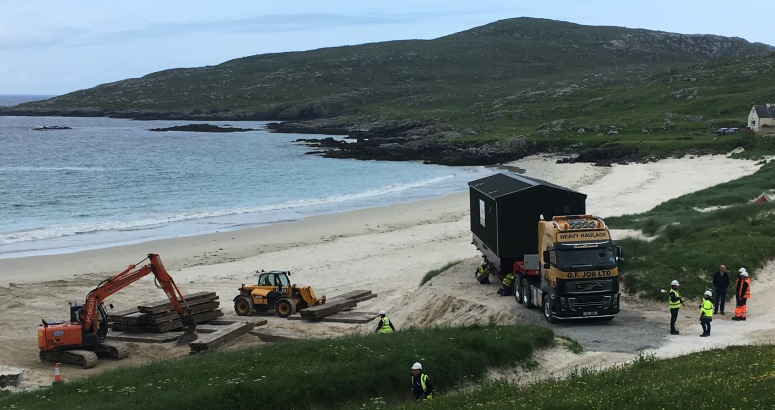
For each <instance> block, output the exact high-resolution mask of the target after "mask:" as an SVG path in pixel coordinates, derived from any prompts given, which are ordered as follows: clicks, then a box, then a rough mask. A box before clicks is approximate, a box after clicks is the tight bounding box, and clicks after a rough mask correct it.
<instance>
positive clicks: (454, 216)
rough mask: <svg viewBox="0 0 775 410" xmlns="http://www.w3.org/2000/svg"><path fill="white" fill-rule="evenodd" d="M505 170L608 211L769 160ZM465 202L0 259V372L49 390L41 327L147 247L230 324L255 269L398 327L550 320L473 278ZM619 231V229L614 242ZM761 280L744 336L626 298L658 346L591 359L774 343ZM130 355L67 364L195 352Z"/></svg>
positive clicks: (538, 165)
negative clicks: (346, 300)
mask: <svg viewBox="0 0 775 410" xmlns="http://www.w3.org/2000/svg"><path fill="white" fill-rule="evenodd" d="M508 165H509V166H511V167H516V168H519V169H521V170H524V175H527V176H530V177H534V178H539V179H543V180H546V181H549V182H552V183H554V184H558V185H561V186H565V187H568V188H571V189H575V190H577V191H580V192H583V193H585V194H587V195H588V198H587V210H588V211H589V212H590V213H594V214H597V215H600V216H602V217H608V216H615V215H622V214H628V213H637V212H642V211H646V210H648V209H651V208H653V207H654V206H656V205H658V204H659V203H661V202H664V201H666V200H669V199H671V198H675V197H678V196H681V195H683V194H686V193H689V192H693V191H697V190H700V189H704V188H707V187H710V186H714V185H718V184H720V183H724V182H727V181H730V180H734V179H737V178H740V177H742V176H745V175H749V174H752V173H754V172H755V171H756V170H758V169H759V167H760V166H761V164H760V163H757V162H756V161H749V160H735V159H731V158H728V157H727V156H723V155H716V156H703V157H692V158H690V157H686V158H682V159H667V160H662V161H659V162H652V163H647V164H630V165H614V166H612V167H595V166H592V165H590V164H556V158H554V157H549V156H533V157H529V158H525V159H523V160H520V161H517V162H514V163H511V164H508ZM752 199H753V198H752ZM468 205H469V203H468V192H461V193H456V194H452V195H448V196H446V197H443V198H439V199H432V200H425V201H419V202H413V203H409V204H400V205H391V206H387V207H375V208H369V209H364V210H359V211H354V212H347V213H341V214H332V215H324V216H317V217H311V218H307V219H304V220H299V221H292V222H285V223H278V224H274V225H270V226H265V227H259V228H251V229H245V230H240V231H233V232H223V233H216V234H210V235H201V236H194V237H184V238H174V239H168V240H159V241H152V242H147V243H142V244H137V245H128V246H121V247H114V248H106V249H99V250H93V251H85V252H78V253H73V254H64V255H51V256H37V257H26V258H15V259H0V272H1V274H0V296H1V297H2V301H3V307H4V308H5V309H6V315H4V317H3V319H0V330H2V332H0V346H2V349H0V351H2V353H0V369H2V367H3V366H5V367H13V368H22V369H28V370H27V372H26V373H25V379H26V380H28V381H29V383H31V384H34V383H39V384H48V383H50V380H49V379H50V366H49V364H46V363H40V361H39V360H38V348H37V345H36V340H35V339H36V332H35V328H36V326H37V324H38V323H39V322H40V319H41V318H50V319H55V318H59V319H61V318H64V316H65V315H66V314H67V301H68V300H72V299H82V298H83V297H84V296H85V295H86V293H87V292H88V291H89V290H90V289H92V288H93V287H94V286H96V284H97V283H99V281H101V280H103V279H105V278H107V277H109V276H111V275H113V274H115V273H117V272H119V271H121V270H123V269H124V268H125V267H126V266H127V265H129V264H133V263H138V262H140V261H141V260H142V259H144V258H145V255H146V254H148V253H157V254H159V255H160V256H161V258H162V259H163V261H164V264H165V266H166V268H167V270H168V271H169V272H170V274H171V275H172V276H173V277H174V279H175V280H176V282H177V283H178V285H179V286H180V287H181V288H182V290H183V292H184V293H193V292H198V291H215V292H216V293H217V294H218V295H219V297H220V302H221V308H222V309H223V311H224V313H225V314H226V318H227V319H235V320H236V319H237V318H238V317H237V316H236V315H235V314H234V312H233V309H232V302H231V301H232V298H233V297H234V296H236V291H237V288H238V287H239V285H240V284H241V283H247V282H251V281H253V280H254V279H253V274H254V272H255V271H256V270H258V269H267V270H269V269H282V270H290V271H291V272H292V273H293V276H292V281H293V282H295V283H297V284H299V285H311V286H313V287H314V289H315V291H316V292H317V293H318V294H325V295H328V296H329V297H331V296H335V295H337V294H342V293H345V292H348V291H351V290H356V289H368V290H372V291H373V292H374V293H376V294H377V295H378V296H377V297H376V298H374V299H371V300H368V301H365V302H361V303H360V304H359V305H358V310H362V311H372V312H376V311H379V310H380V309H385V310H387V311H389V312H390V316H391V319H392V320H393V321H394V322H395V323H396V324H397V325H398V326H399V329H400V327H406V326H429V325H443V324H458V323H472V322H475V321H482V322H487V321H489V320H495V321H497V322H499V323H520V322H523V321H526V322H535V323H539V324H543V322H542V321H543V318H542V317H541V315H540V314H539V313H537V312H535V311H528V310H526V309H524V308H522V307H521V306H520V305H517V304H516V302H515V301H514V299H513V298H499V297H497V296H496V295H494V292H495V290H497V285H491V286H490V287H482V286H481V285H479V284H478V283H476V282H475V281H474V280H473V278H472V275H471V272H473V269H474V267H475V266H476V263H477V262H478V252H477V250H476V248H475V247H474V246H473V245H472V244H471V234H470V232H469V216H468V215H469V211H468ZM622 234H624V232H617V231H614V235H615V236H616V235H622ZM452 261H463V263H461V264H460V265H459V267H457V268H456V269H452V270H450V271H449V272H445V273H444V274H442V275H439V276H438V277H436V278H434V279H433V280H432V281H430V282H429V283H428V284H426V285H425V286H422V287H420V286H419V283H420V280H421V279H422V277H423V276H424V275H425V273H426V272H428V271H430V270H433V269H437V268H439V267H441V266H444V265H445V264H447V263H449V262H452ZM714 268H716V267H710V266H709V267H708V269H709V270H711V269H714ZM736 269H737V268H736V267H735V268H734V270H736ZM755 277H756V281H755V282H754V284H753V286H752V287H753V289H754V292H755V297H753V298H752V299H751V302H750V304H749V311H750V312H752V313H753V314H752V316H751V318H750V319H749V320H748V321H747V323H746V329H748V330H749V331H748V332H747V333H745V335H744V336H743V337H741V336H740V335H741V333H740V332H739V331H735V330H734V329H733V328H732V324H733V322H731V321H729V323H727V322H728V320H719V321H718V323H717V322H716V321H715V320H714V334H713V337H712V338H704V339H703V340H702V341H701V342H700V340H698V339H699V338H697V337H690V336H688V335H687V336H686V337H684V336H683V334H682V336H681V337H673V338H668V335H667V334H666V333H667V332H664V334H663V333H662V332H661V331H660V332H658V333H655V332H653V331H652V330H653V329H661V330H663V328H666V326H667V325H666V323H667V320H668V316H669V314H668V313H667V312H666V309H663V308H664V306H662V304H659V303H656V302H648V301H646V302H643V301H638V300H627V299H626V298H624V302H623V303H624V306H623V310H625V311H626V310H627V308H628V305H629V307H630V308H632V307H634V306H637V310H638V312H639V313H638V315H633V316H632V317H629V318H628V316H626V315H623V317H622V321H621V323H625V324H626V323H628V321H631V322H632V323H636V322H637V321H643V322H644V323H648V326H641V327H643V328H644V329H646V330H647V331H648V332H649V333H654V334H653V335H650V336H649V337H651V339H649V340H650V341H649V342H648V343H645V344H643V345H638V344H637V343H636V342H634V341H632V342H628V340H630V339H631V338H632V335H626V334H619V335H617V336H616V337H619V338H621V343H622V346H625V347H627V346H630V345H628V344H627V343H630V344H631V345H632V346H631V347H627V348H621V347H620V348H616V349H614V350H609V351H606V350H605V349H600V346H599V345H597V346H596V345H595V344H594V343H593V342H591V341H590V342H589V343H586V342H585V341H584V336H583V335H582V336H580V337H581V339H582V340H581V341H580V343H581V344H582V346H584V347H585V349H587V350H588V352H587V353H585V354H584V355H582V356H581V357H584V360H583V361H584V363H587V365H589V364H590V363H592V364H594V365H608V364H612V363H616V362H622V361H626V360H630V359H632V358H633V357H634V356H635V355H636V354H637V353H639V352H643V351H652V352H654V353H655V354H657V355H660V356H670V355H675V354H681V353H686V352H690V351H696V350H700V349H704V348H710V347H715V346H724V345H727V344H733V343H737V344H740V343H755V342H762V341H768V340H770V338H771V337H772V336H775V331H772V330H771V329H773V328H775V326H773V325H774V324H775V319H771V318H767V317H765V315H756V314H755V312H763V311H764V310H765V307H764V303H763V302H764V300H765V299H766V298H767V295H768V294H773V293H775V265H773V264H770V265H768V267H766V268H765V269H764V270H763V271H762V272H755ZM163 298H164V295H163V293H161V291H160V290H157V289H156V288H155V287H154V285H153V281H152V280H151V279H150V278H144V279H142V280H140V281H139V282H137V283H136V284H134V285H132V286H130V287H128V288H126V289H125V290H124V291H122V292H119V293H117V294H116V295H114V296H112V297H111V300H110V301H111V302H112V303H113V304H114V305H116V308H117V309H127V308H132V307H135V306H136V305H137V304H138V303H140V302H149V301H154V300H159V299H163ZM631 310H636V309H631ZM687 311H690V312H686V315H688V316H687V317H683V315H682V317H681V319H679V324H680V323H684V325H685V327H687V328H689V327H690V326H693V327H697V329H698V332H699V324H697V323H695V322H696V320H695V319H696V318H695V316H696V315H695V313H696V312H694V309H687ZM729 317H730V315H727V316H726V318H727V319H728V318H729ZM261 319H267V320H269V323H268V325H267V326H274V327H277V328H292V329H298V330H299V331H300V332H302V333H304V334H307V335H309V337H334V336H337V335H341V334H347V333H357V332H369V331H372V329H373V327H374V324H363V325H352V324H330V323H313V324H303V323H300V322H299V321H289V320H285V319H279V318H275V317H271V316H266V317H261ZM619 320H620V318H617V319H616V320H614V321H613V322H612V323H616V322H617V321H619ZM734 324H735V325H737V323H734ZM555 327H556V329H555V331H557V332H558V334H563V332H565V331H568V332H570V331H572V329H568V328H567V327H566V328H562V327H561V325H560V327H557V326H555ZM693 327H692V328H693ZM599 330H600V329H597V331H599ZM694 333H695V332H691V333H689V334H694ZM698 334H699V333H698ZM694 336H696V335H694ZM644 337H645V336H644ZM250 338H253V339H255V337H253V336H249V335H246V336H245V337H243V339H240V341H239V344H238V345H240V346H242V345H246V344H251V343H261V342H260V341H258V340H253V339H250ZM590 340H591V339H590ZM585 343H586V344H585ZM130 348H131V352H132V355H131V356H130V358H128V359H126V360H123V361H121V362H110V361H104V362H103V361H100V364H99V365H98V366H97V367H96V368H94V369H87V370H82V369H68V370H67V375H66V376H65V377H79V376H82V375H86V374H93V373H95V372H98V371H102V370H105V369H108V368H113V367H117V366H123V365H132V364H137V363H142V362H144V361H147V360H153V359H157V358H161V357H167V356H184V355H186V354H187V351H186V350H185V349H178V350H176V349H175V348H172V347H164V348H163V349H161V348H159V347H153V348H151V347H148V346H147V345H143V344H139V343H132V344H131V346H130ZM614 352H615V353H614ZM544 359H545V361H544V363H543V364H542V366H544V369H551V373H552V374H554V373H555V372H562V371H563V369H570V368H572V366H573V364H574V363H576V362H580V361H581V360H580V359H579V356H576V355H573V357H566V358H565V359H563V360H558V359H554V361H550V360H549V359H548V358H547V357H544ZM569 366H571V367H569Z"/></svg>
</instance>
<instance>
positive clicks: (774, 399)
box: [351, 346, 775, 410]
mask: <svg viewBox="0 0 775 410" xmlns="http://www.w3.org/2000/svg"><path fill="white" fill-rule="evenodd" d="M774 357H775V346H730V347H727V348H724V349H714V350H708V351H703V352H699V353H694V354H690V355H686V356H680V357H676V358H672V359H665V360H657V359H654V358H653V356H652V357H650V356H641V357H639V358H638V359H636V360H635V361H634V362H633V363H632V364H628V365H621V366H616V367H614V368H610V369H607V370H602V371H595V370H576V371H575V372H572V374H571V375H570V376H569V377H567V378H566V379H564V380H559V381H557V380H547V381H541V382H538V383H534V384H531V385H529V386H525V387H516V386H515V385H514V384H512V383H507V382H504V381H495V382H489V383H485V385H484V386H482V387H481V388H478V389H476V390H473V391H470V392H465V393H458V394H449V395H438V396H437V397H434V398H433V405H426V406H423V408H436V409H558V410H560V409H572V410H575V409H579V410H581V409H600V410H603V409H611V410H618V409H628V410H629V409H632V410H640V409H642V410H652V409H681V408H686V409H771V408H775V396H773V395H772V394H770V392H772V391H773V389H775V371H773V369H772V360H773V358H774ZM351 408H352V409H354V408H355V407H351ZM364 408H369V409H374V408H377V406H364ZM380 408H404V407H402V406H380Z"/></svg>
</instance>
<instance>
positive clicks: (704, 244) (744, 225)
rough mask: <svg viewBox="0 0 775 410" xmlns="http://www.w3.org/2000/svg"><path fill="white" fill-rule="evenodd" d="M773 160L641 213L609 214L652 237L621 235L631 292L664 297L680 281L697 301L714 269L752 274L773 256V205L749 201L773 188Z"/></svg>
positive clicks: (612, 221)
mask: <svg viewBox="0 0 775 410" xmlns="http://www.w3.org/2000/svg"><path fill="white" fill-rule="evenodd" d="M772 181H775V162H769V163H767V164H766V165H764V166H762V168H761V169H760V170H759V171H758V172H756V173H755V174H753V175H749V176H746V177H743V178H740V179H737V180H734V181H730V182H728V183H725V184H721V185H717V186H714V187H711V188H707V189H703V190H701V191H698V192H695V193H692V194H688V195H684V196H682V197H679V198H675V199H672V200H669V201H666V202H664V203H662V204H661V205H659V206H657V207H655V208H654V209H652V210H650V211H648V212H644V213H642V214H637V215H625V216H620V217H613V218H607V219H606V223H607V224H608V225H609V226H610V227H613V228H630V229H638V230H641V231H643V232H644V233H645V234H646V235H649V236H650V237H651V238H650V240H648V241H646V240H640V239H635V238H626V239H621V240H617V243H618V244H619V245H621V246H622V247H623V248H624V250H625V261H626V262H625V264H624V265H623V267H622V280H623V282H624V284H625V286H626V288H627V290H628V291H629V292H633V293H639V294H641V295H644V296H647V297H651V298H655V299H664V298H665V295H664V294H662V293H661V292H660V289H669V288H670V282H671V281H672V280H673V279H677V280H678V281H679V282H680V283H681V294H682V296H688V297H690V298H692V299H697V300H699V297H700V295H702V293H703V292H704V291H705V290H706V289H709V288H712V278H713V273H714V272H716V270H718V267H719V265H726V266H727V268H728V270H729V271H730V272H732V273H731V275H732V279H733V280H734V277H735V274H736V272H737V269H738V268H740V267H745V268H746V269H747V270H748V272H749V273H751V276H752V277H755V276H756V270H757V269H758V268H761V267H762V266H763V265H764V264H765V263H766V262H767V261H769V260H772V259H773V258H775V241H773V232H775V218H773V216H774V215H775V204H774V203H764V204H756V203H752V202H751V201H752V200H753V199H755V198H756V197H758V196H759V194H761V193H762V192H767V191H770V190H772V189H773V184H772Z"/></svg>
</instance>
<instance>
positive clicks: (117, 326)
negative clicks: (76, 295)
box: [108, 292, 223, 333]
mask: <svg viewBox="0 0 775 410" xmlns="http://www.w3.org/2000/svg"><path fill="white" fill-rule="evenodd" d="M183 297H184V298H185V300H186V303H185V304H184V305H183V307H184V308H186V306H188V309H189V310H190V312H191V317H192V318H193V319H194V322H195V323H202V322H207V321H209V320H213V319H216V318H219V317H221V316H223V312H222V311H221V309H220V302H219V301H218V295H216V294H215V292H198V293H193V294H190V295H185V296H183ZM179 302H181V303H183V301H182V300H179ZM108 321H109V322H110V326H111V328H112V329H113V330H116V331H121V332H124V333H145V332H153V333H162V332H168V331H170V330H177V329H182V328H183V322H182V321H181V320H180V315H178V313H177V312H176V311H175V308H174V307H173V306H172V304H171V303H170V301H169V300H166V299H165V300H159V301H156V302H152V303H148V304H145V305H140V306H138V307H137V310H129V311H122V312H117V313H112V314H109V315H108Z"/></svg>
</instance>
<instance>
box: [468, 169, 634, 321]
mask: <svg viewBox="0 0 775 410" xmlns="http://www.w3.org/2000/svg"><path fill="white" fill-rule="evenodd" d="M468 185H469V188H470V201H471V208H470V209H471V232H472V233H473V244H474V245H476V247H477V249H479V251H480V252H481V253H482V255H483V257H484V259H485V263H486V264H487V265H488V269H489V270H490V272H491V273H494V274H496V275H498V276H500V277H501V278H503V277H505V276H506V275H507V274H509V273H511V274H512V275H513V277H514V280H513V284H512V292H513V295H514V297H515V298H516V299H517V302H518V303H521V304H523V305H524V306H525V307H528V308H531V307H539V308H541V309H542V310H543V313H544V317H545V318H546V320H547V321H548V322H550V323H554V322H556V321H557V320H558V319H581V318H606V319H613V318H614V317H615V316H616V315H617V314H619V269H618V264H619V262H620V261H621V260H622V250H621V248H620V247H619V246H616V245H615V244H614V241H613V239H612V238H611V234H610V232H609V230H608V227H607V226H606V224H605V221H603V220H602V219H601V218H599V217H596V216H593V215H588V214H587V213H586V209H585V201H586V198H587V196H586V195H585V194H582V193H580V192H576V191H573V190H570V189H567V188H563V187H561V186H558V185H554V184H551V183H548V182H546V181H541V180H538V179H534V178H528V177H525V176H521V175H518V174H515V173H511V172H502V173H498V174H494V175H491V176H488V177H485V178H482V179H478V180H475V181H471V182H469V183H468Z"/></svg>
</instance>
